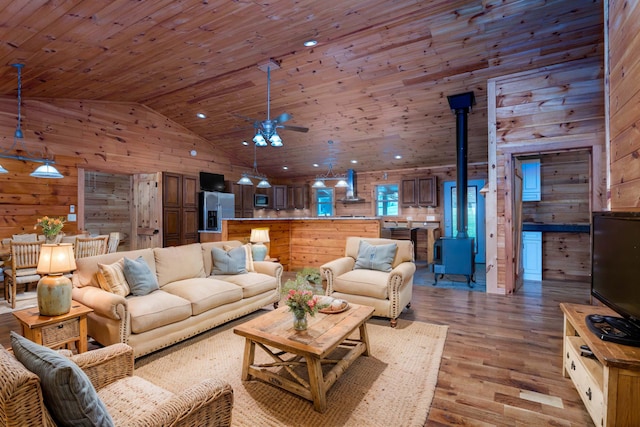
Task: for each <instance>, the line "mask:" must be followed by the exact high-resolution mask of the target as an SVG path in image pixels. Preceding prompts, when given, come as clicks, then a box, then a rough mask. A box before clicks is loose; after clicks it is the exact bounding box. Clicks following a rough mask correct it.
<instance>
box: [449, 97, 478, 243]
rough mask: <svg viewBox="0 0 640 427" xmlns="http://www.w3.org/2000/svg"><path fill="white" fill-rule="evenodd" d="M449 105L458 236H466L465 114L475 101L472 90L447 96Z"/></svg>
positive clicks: (466, 114)
mask: <svg viewBox="0 0 640 427" xmlns="http://www.w3.org/2000/svg"><path fill="white" fill-rule="evenodd" d="M447 99H448V101H449V107H450V108H451V110H452V111H453V112H454V114H455V115H456V169H457V174H456V188H457V198H456V202H457V204H456V206H457V207H458V215H457V217H458V218H457V224H456V225H457V228H458V234H457V236H456V237H458V238H466V237H468V236H467V116H468V114H469V111H471V106H472V105H473V104H474V103H475V96H474V95H473V92H466V93H460V94H458V95H451V96H447Z"/></svg>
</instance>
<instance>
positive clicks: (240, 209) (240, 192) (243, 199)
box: [226, 181, 254, 218]
mask: <svg viewBox="0 0 640 427" xmlns="http://www.w3.org/2000/svg"><path fill="white" fill-rule="evenodd" d="M226 191H227V193H233V196H234V197H233V203H234V217H235V218H253V195H254V190H253V186H252V185H240V184H238V183H235V182H232V181H226Z"/></svg>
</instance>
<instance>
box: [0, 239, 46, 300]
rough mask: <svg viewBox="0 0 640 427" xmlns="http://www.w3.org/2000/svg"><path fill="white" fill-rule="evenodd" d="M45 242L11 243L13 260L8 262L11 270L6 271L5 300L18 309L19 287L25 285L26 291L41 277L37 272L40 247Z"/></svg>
mask: <svg viewBox="0 0 640 427" xmlns="http://www.w3.org/2000/svg"><path fill="white" fill-rule="evenodd" d="M42 243H43V242H41V241H40V242H15V241H13V240H12V241H11V242H10V243H9V244H10V247H11V259H10V261H9V262H8V264H9V265H10V268H8V269H5V270H4V299H5V300H6V301H7V302H8V303H9V304H10V305H11V308H15V307H16V293H17V287H18V285H25V291H26V290H27V288H28V285H29V283H37V282H38V281H39V280H40V275H39V274H38V273H37V272H36V268H37V267H38V258H39V257H40V247H41V246H42Z"/></svg>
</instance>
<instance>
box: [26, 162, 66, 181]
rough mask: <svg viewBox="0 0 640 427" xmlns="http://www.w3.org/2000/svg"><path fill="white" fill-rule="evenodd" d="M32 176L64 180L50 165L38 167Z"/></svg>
mask: <svg viewBox="0 0 640 427" xmlns="http://www.w3.org/2000/svg"><path fill="white" fill-rule="evenodd" d="M30 175H31V176H32V177H34V178H64V176H63V175H62V174H61V173H60V172H58V170H57V169H56V168H54V167H53V166H51V165H50V164H48V163H45V164H44V165H40V166H38V167H37V168H36V170H34V171H33V172H31V173H30Z"/></svg>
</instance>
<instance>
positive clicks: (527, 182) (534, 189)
mask: <svg viewBox="0 0 640 427" xmlns="http://www.w3.org/2000/svg"><path fill="white" fill-rule="evenodd" d="M540 185H541V184H540V159H533V160H523V161H522V201H523V202H538V201H540V197H541V196H540V194H541V192H540Z"/></svg>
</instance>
